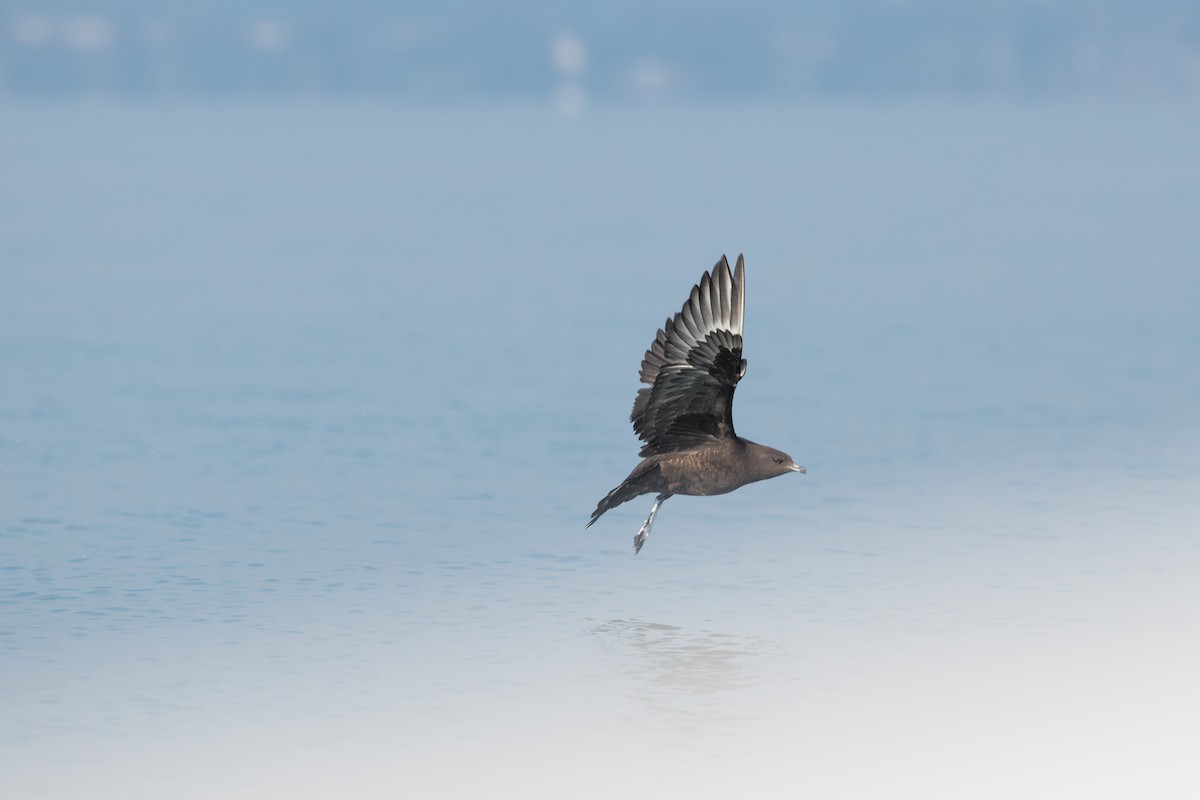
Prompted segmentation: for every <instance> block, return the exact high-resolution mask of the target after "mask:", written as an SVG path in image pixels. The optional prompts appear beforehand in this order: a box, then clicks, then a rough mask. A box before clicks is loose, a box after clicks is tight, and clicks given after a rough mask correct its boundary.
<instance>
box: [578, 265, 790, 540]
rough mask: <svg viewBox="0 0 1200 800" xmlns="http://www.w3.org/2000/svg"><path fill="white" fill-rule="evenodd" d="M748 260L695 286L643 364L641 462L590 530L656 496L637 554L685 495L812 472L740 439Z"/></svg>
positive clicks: (637, 414) (637, 416) (599, 508)
mask: <svg viewBox="0 0 1200 800" xmlns="http://www.w3.org/2000/svg"><path fill="white" fill-rule="evenodd" d="M745 272H746V267H745V261H744V259H743V258H742V256H741V255H739V256H738V260H737V267H736V268H734V270H733V272H732V273H731V272H730V270H729V260H728V259H727V258H725V256H721V260H720V261H718V262H717V264H716V266H714V267H713V268H712V269H711V270H710V271H708V272H705V273H704V275H703V276H701V278H700V282H699V283H698V284H696V285H695V286H693V287H692V293H691V296H690V297H688V300H687V302H686V303H684V304H683V308H682V309H681V310H680V312H679V313H678V314H676V315H675V316H674V317H671V318H669V319H668V320H667V321H666V323H665V324H664V325H663V326H662V328H660V329H659V331H658V335H657V336H655V338H654V341H653V342H652V343H651V345H650V349H649V350H647V351H646V357H645V358H644V359H642V371H641V379H642V383H644V384H646V386H645V387H643V388H641V389H638V393H637V398H636V399H635V400H634V401H633V413H632V414H630V415H629V421H630V422H632V423H633V430H634V432H635V433H636V434H637V435H638V438H640V439H641V440H642V441H643V442H644V444H643V445H642V449H641V452H639V453H638V455H639V456H640V457H641V459H642V460H641V461H640V462H639V463H638V465H637V466H636V467H634V468H633V472H631V473H629V477H628V478H626V479H625V480H624V481H622V482H621V485H620V486H618V487H617V488H615V489H613V490H612V491H611V492H609V493H608V494H607V495H605V497H604V499H603V500H601V501H600V502H599V503H597V504H596V510H595V511H593V512H592V519H591V521H590V522H588V524H587V527H589V528H590V527H591V526H592V524H593V523H594V522H595V521H596V520H598V519H600V517H601V516H602V515H603V514H604V512H605V511H608V510H609V509H612V508H616V507H617V506H619V505H621V504H622V503H625V502H628V501H629V500H632V499H633V498H635V497H638V496H640V495H643V494H650V493H652V492H656V493H657V494H658V497H656V498H655V500H654V505H653V506H651V508H650V516H648V517H646V521H645V522H643V523H642V527H641V530H639V531H638V532H637V535H636V536H634V537H633V552H634V553H638V552H640V551H641V549H642V545H644V544H645V543H646V537H647V536H649V535H650V528H651V527H653V525H654V518H655V517H656V516H657V515H658V509H659V508H661V507H662V504H663V503H664V502H665V501H666V500H667V498H668V497H671V496H672V495H676V494H690V495H712V494H725V493H726V492H732V491H733V490H734V489H737V488H738V487H739V486H745V485H746V484H747V483H753V482H754V481H761V480H765V479H767V478H774V477H776V476H777V475H784V474H786V473H788V472H804V471H805V469H804V467H802V466H800V465H799V464H797V463H796V462H794V461H792V457H791V456H789V455H788V454H787V453H784V452H783V451H781V450H776V449H774V448H772V447H765V446H763V445H761V444H755V443H754V442H752V441H750V440H749V439H743V438H742V437H740V436H738V435H737V434H736V433H734V431H733V392H734V390H735V389H736V388H737V385H738V381H740V380H741V379H742V376H743V375H745V374H746V360H745V359H744V358H742V317H743V311H744V309H745V301H746V295H745V286H746V281H745Z"/></svg>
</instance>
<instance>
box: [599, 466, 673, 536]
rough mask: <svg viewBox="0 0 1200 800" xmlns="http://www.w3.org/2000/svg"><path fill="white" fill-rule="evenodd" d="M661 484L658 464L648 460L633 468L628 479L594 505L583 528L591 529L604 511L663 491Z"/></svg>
mask: <svg viewBox="0 0 1200 800" xmlns="http://www.w3.org/2000/svg"><path fill="white" fill-rule="evenodd" d="M661 483H662V473H661V472H660V471H659V468H658V464H657V463H655V462H653V461H649V460H647V461H643V462H642V463H640V464H638V465H637V466H636V467H634V468H633V472H631V473H629V477H628V478H626V479H625V480H623V481H621V485H620V486H618V487H617V488H615V489H613V490H612V491H611V492H609V493H608V494H606V495H605V496H604V499H603V500H601V501H600V502H599V503H597V504H596V510H595V511H593V512H592V518H591V520H589V521H588V524H587V525H586V526H585V527H588V528H590V527H592V524H593V523H594V522H595V521H596V520H598V519H600V517H601V516H603V515H604V512H605V511H608V510H610V509H613V508H616V507H617V506H619V505H621V504H622V503H627V502H629V501H630V500H632V499H633V498H635V497H638V496H640V495H643V494H650V493H651V492H662V491H664V489H665V488H666V487H664V486H661V485H660V484H661Z"/></svg>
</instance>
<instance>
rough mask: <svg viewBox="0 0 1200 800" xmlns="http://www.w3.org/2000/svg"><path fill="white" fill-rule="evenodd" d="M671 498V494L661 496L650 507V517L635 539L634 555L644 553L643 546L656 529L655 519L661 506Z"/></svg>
mask: <svg viewBox="0 0 1200 800" xmlns="http://www.w3.org/2000/svg"><path fill="white" fill-rule="evenodd" d="M670 496H671V495H669V494H660V495H659V496H658V497H656V498H655V499H654V505H653V506H651V507H650V516H648V517H646V521H645V522H643V523H642V528H641V530H639V531H638V532H637V536H635V537H633V554H634V555H637V554H638V553H640V552H641V551H642V545H644V544H645V543H646V537H647V536H649V535H650V529H651V528H652V527H654V517H655V516H657V514H658V509H659V506H661V505H662V504H663V501H664V500H666V499H667V498H668V497H670Z"/></svg>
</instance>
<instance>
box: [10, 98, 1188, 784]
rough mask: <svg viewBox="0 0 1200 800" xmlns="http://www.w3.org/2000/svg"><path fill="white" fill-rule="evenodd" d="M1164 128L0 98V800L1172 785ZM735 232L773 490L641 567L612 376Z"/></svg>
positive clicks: (834, 114) (979, 112) (632, 456)
mask: <svg viewBox="0 0 1200 800" xmlns="http://www.w3.org/2000/svg"><path fill="white" fill-rule="evenodd" d="M1197 141H1200V112H1197V111H1196V110H1195V109H1187V108H1181V107H1172V106H1157V107H1154V106H1152V107H1132V106H1124V107H1104V106H1095V107H1093V106H1076V107H1051V106H939V105H875V106H852V105H836V104H829V105H820V106H813V107H798V108H779V107H759V106H736V105H730V106H724V107H703V108H692V109H689V108H675V109H591V110H589V111H588V112H587V113H586V114H584V115H582V116H580V117H576V118H560V117H557V116H555V115H554V114H553V113H552V112H550V111H549V110H546V109H542V108H538V107H523V108H474V109H465V108H441V109H431V108H427V109H411V108H406V107H401V106H392V105H388V104H371V103H365V102H364V103H332V102H317V101H313V102H292V103H282V102H280V103H276V102H272V103H264V104H261V105H256V104H251V103H248V102H247V103H245V104H223V103H214V104H211V105H204V104H191V105H179V106H166V105H162V106H137V105H130V106H120V105H102V104H77V105H53V104H49V105H32V104H31V105H15V106H8V107H6V108H4V109H3V124H2V125H0V165H2V166H3V175H4V178H3V181H0V674H2V680H0V708H3V709H4V713H3V714H2V715H0V770H2V772H3V774H4V784H5V786H6V789H5V796H9V794H10V793H11V796H13V797H24V798H42V797H45V798H66V797H81V796H86V797H101V798H107V797H112V798H139V797H146V798H159V797H164V796H169V797H179V798H192V797H195V798H208V797H262V796H283V795H285V794H286V795H287V796H293V797H329V796H346V797H398V796H413V797H416V796H422V797H463V796H480V797H529V796H544V797H563V796H575V797H593V796H594V797H611V796H614V795H617V794H618V793H623V794H625V795H626V796H649V795H652V794H657V795H662V794H664V793H665V794H666V795H667V796H684V795H687V796H711V797H728V796H763V797H771V796H778V797H794V796H801V795H808V796H821V797H869V798H875V797H884V796H886V797H922V798H929V797H947V798H949V797H964V796H969V797H975V798H979V797H997V798H999V797H1014V796H1022V797H1063V796H1088V797H1129V796H1150V795H1153V796H1155V797H1191V796H1194V794H1195V792H1196V791H1200V778H1198V777H1197V773H1196V771H1195V768H1194V765H1193V763H1192V762H1193V760H1194V746H1193V745H1194V742H1195V734H1196V728H1195V720H1196V719H1197V718H1200V690H1197V688H1196V684H1195V680H1194V676H1195V674H1197V672H1200V639H1198V638H1197V637H1196V630H1197V623H1198V621H1200V588H1198V587H1200V582H1198V581H1197V580H1196V576H1197V573H1198V570H1200V544H1198V540H1197V530H1200V457H1198V456H1197V452H1200V448H1198V445H1200V426H1198V424H1197V423H1198V421H1200V369H1197V367H1196V365H1197V363H1200V315H1198V314H1197V313H1196V308H1197V303H1198V302H1200V270H1198V269H1197V257H1198V254H1200V225H1197V224H1196V220H1197V219H1200V160H1197V159H1196V157H1195V142H1197ZM740 251H745V253H746V257H747V283H748V287H747V308H746V313H747V322H746V328H747V334H746V348H747V350H746V355H747V358H748V359H749V362H750V366H749V373H748V375H747V378H746V380H745V381H744V382H743V383H742V385H741V388H739V390H738V396H737V403H736V420H737V425H738V431H739V433H741V434H742V435H745V436H748V437H750V438H752V439H754V440H756V441H760V442H762V443H765V444H769V445H772V446H775V447H779V448H781V449H784V450H787V451H788V452H790V453H791V454H792V455H793V456H795V458H796V459H797V461H799V462H800V463H802V464H805V465H806V466H807V468H808V474H807V475H805V476H786V477H784V478H780V479H777V480H772V481H767V482H764V483H760V484H755V485H752V486H749V487H745V488H744V489H742V490H739V491H738V492H736V493H733V494H731V495H726V496H722V497H714V498H686V497H679V498H673V499H672V500H671V501H670V502H668V503H667V504H666V505H665V506H664V508H663V510H662V513H661V514H660V516H659V519H658V522H657V524H656V527H655V531H654V534H653V536H652V537H651V538H650V541H649V543H648V544H647V546H646V548H645V549H644V550H643V552H642V553H641V554H640V555H639V556H637V557H636V558H635V557H634V556H633V554H632V548H631V540H632V536H633V534H634V533H635V532H636V530H637V527H638V525H639V524H640V522H641V520H642V518H643V517H644V516H645V514H646V513H647V512H648V510H649V505H650V498H641V499H639V500H638V501H634V502H633V503H630V504H629V505H627V506H624V507H622V508H621V509H618V510H616V511H613V512H610V513H609V514H608V515H606V516H605V517H604V518H603V519H602V520H601V521H600V522H599V523H598V524H597V525H596V526H594V527H593V528H591V529H590V530H587V531H586V532H585V531H584V529H583V525H584V523H585V522H586V521H587V517H588V514H589V513H590V511H591V510H592V508H593V507H594V505H595V502H596V500H597V499H599V498H600V497H601V496H603V495H604V494H605V492H607V491H608V490H609V489H610V488H612V486H614V485H616V483H617V482H619V481H620V480H621V478H623V477H624V476H625V474H626V473H627V472H628V470H629V469H630V468H631V467H632V466H633V464H634V463H635V461H636V451H637V442H636V440H635V438H634V436H633V434H632V432H631V430H630V429H629V427H628V424H627V416H628V412H629V407H630V405H631V403H632V399H633V395H634V392H635V390H636V388H637V366H638V363H639V360H640V358H641V355H642V352H643V351H644V350H645V348H646V346H647V345H648V344H649V342H650V341H651V338H652V337H653V334H654V331H655V328H656V327H657V326H658V325H660V324H661V323H662V321H663V319H664V318H665V317H666V316H667V315H668V314H670V313H673V312H674V311H675V310H677V309H678V307H679V306H680V304H681V303H682V301H683V299H684V298H685V296H686V293H687V291H688V289H689V288H690V287H691V285H692V283H693V282H694V281H695V280H696V279H697V278H698V277H699V275H700V273H701V272H702V271H703V270H704V269H707V268H708V267H710V266H711V265H712V264H713V263H714V262H715V261H716V260H717V258H718V257H719V256H720V255H721V254H722V253H728V254H729V255H730V256H733V255H735V254H736V253H737V252H740ZM643 501H645V502H643Z"/></svg>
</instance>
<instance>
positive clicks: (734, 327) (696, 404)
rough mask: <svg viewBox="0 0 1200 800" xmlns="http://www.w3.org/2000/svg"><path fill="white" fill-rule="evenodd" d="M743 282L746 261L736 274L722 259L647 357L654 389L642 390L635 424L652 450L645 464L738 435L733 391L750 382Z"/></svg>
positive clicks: (646, 375) (647, 378)
mask: <svg viewBox="0 0 1200 800" xmlns="http://www.w3.org/2000/svg"><path fill="white" fill-rule="evenodd" d="M744 276H745V265H744V262H743V259H742V256H740V255H739V256H738V260H737V267H736V269H735V270H734V272H733V273H732V274H731V273H730V271H729V260H728V259H726V258H725V256H721V260H720V261H718V262H717V265H716V266H715V267H713V268H712V270H710V271H709V272H706V273H704V276H703V277H701V279H700V283H698V284H696V285H695V286H693V287H692V294H691V296H690V297H689V298H688V300H687V302H686V303H684V304H683V309H682V310H681V311H680V312H679V313H678V314H676V315H675V316H674V317H672V318H671V319H668V320H667V322H666V324H665V325H663V327H662V328H661V329H660V330H659V332H658V335H657V336H656V337H655V339H654V343H653V344H651V345H650V349H649V350H647V351H646V357H645V358H644V359H643V360H642V372H641V378H642V383H645V384H647V387H646V388H643V389H639V390H638V393H637V399H635V400H634V401H633V413H632V414H631V415H630V416H629V419H630V421H631V422H632V423H633V430H634V431H635V432H636V433H637V435H638V437H639V438H641V440H642V441H644V442H645V445H643V447H642V450H641V455H642V456H643V457H645V456H648V455H653V454H655V453H667V452H671V451H675V450H686V449H688V448H690V447H694V446H696V445H698V444H703V443H704V442H707V441H711V440H712V439H713V438H722V437H727V436H733V435H734V433H733V390H734V389H735V388H737V383H738V381H739V380H741V378H742V376H743V375H745V374H746V362H745V360H744V359H743V358H742V312H743V309H744V306H745V294H744V293H743V287H744Z"/></svg>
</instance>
